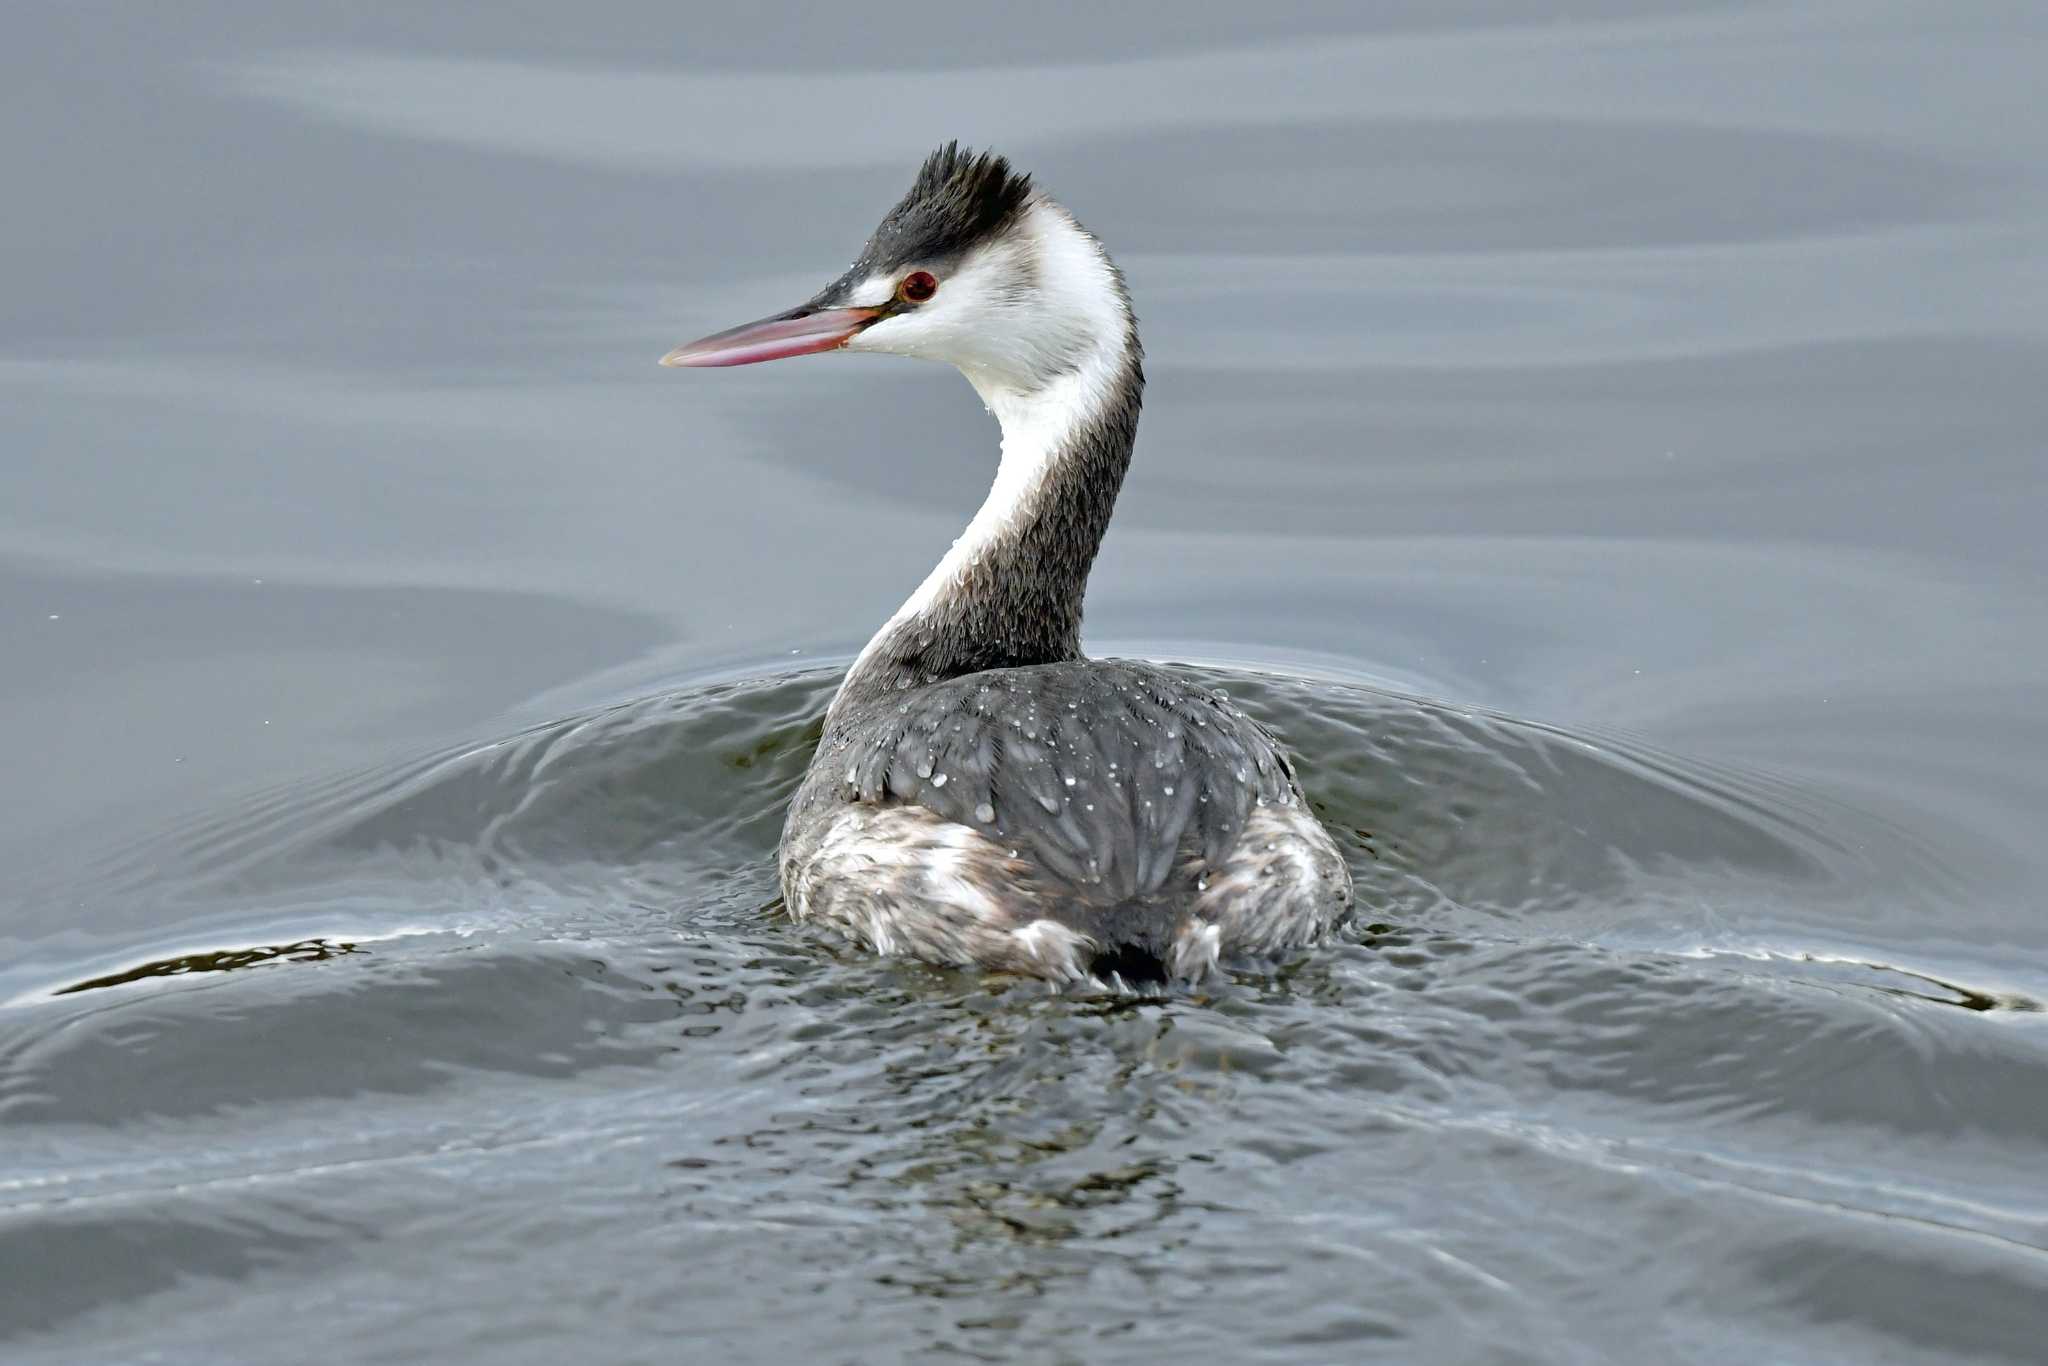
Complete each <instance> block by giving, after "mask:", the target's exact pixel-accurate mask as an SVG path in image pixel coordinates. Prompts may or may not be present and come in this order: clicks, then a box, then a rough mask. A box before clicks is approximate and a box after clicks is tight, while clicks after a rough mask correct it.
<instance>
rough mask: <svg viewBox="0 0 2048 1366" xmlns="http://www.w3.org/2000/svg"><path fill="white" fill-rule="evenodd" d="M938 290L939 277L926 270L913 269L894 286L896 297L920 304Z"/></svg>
mask: <svg viewBox="0 0 2048 1366" xmlns="http://www.w3.org/2000/svg"><path fill="white" fill-rule="evenodd" d="M938 292H939V277H938V276H936V275H934V274H932V273H931V272H930V271H928V270H913V271H911V272H910V274H908V275H906V276H904V277H903V283H902V284H900V285H898V286H896V295H897V297H898V298H901V299H906V300H908V301H909V302H911V303H914V304H921V303H923V302H924V301H925V300H926V299H929V298H931V297H932V295H934V294H936V293H938Z"/></svg>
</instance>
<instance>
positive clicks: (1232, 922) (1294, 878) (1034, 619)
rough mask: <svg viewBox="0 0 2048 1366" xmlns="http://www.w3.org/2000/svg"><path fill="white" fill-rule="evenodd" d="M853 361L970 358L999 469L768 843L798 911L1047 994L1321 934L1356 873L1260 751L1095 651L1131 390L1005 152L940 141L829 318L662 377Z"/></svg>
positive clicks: (704, 348) (1195, 972)
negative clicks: (1090, 595) (1030, 983)
mask: <svg viewBox="0 0 2048 1366" xmlns="http://www.w3.org/2000/svg"><path fill="white" fill-rule="evenodd" d="M842 348H843V349H847V350H877V351H892V352H896V353H899V354H910V355H921V356H930V357H932V358H935V359H943V360H948V361H950V362H952V363H953V364H955V365H957V366H958V367H959V368H960V369H961V371H962V372H963V373H965V374H966V375H967V377H968V379H969V381H970V382H972V383H973V384H974V386H975V388H976V389H977V390H978V391H979V392H980V393H981V396H982V398H983V400H984V401H985V402H986V403H987V404H988V406H989V409H990V411H991V412H993V413H994V414H995V416H996V418H997V420H998V421H999V422H1000V423H1001V425H1002V430H1003V445H1002V461H1001V464H1000V466H999V467H998V470H997V473H996V478H995V482H994V485H993V487H992V488H991V490H990V493H989V496H988V499H987V500H986V501H985V502H984V504H983V505H982V508H981V510H980V511H979V512H978V513H977V514H976V515H975V517H974V519H973V521H972V522H970V523H969V525H968V528H967V530H966V532H965V533H963V534H962V536H961V537H960V539H959V540H958V541H956V542H955V543H954V546H953V548H952V550H951V551H950V552H948V554H947V555H946V556H945V558H944V559H942V560H941V561H940V563H939V565H938V567H937V568H935V569H934V570H933V571H932V573H931V575H930V576H929V577H927V578H926V580H925V581H924V583H923V584H922V585H920V587H919V588H918V590H917V591H916V592H915V593H913V594H912V595H911V597H910V599H909V600H908V601H907V602H905V603H904V604H903V606H902V607H901V608H900V609H899V610H898V611H897V612H896V614H895V615H894V616H892V617H891V618H890V619H889V621H888V622H887V623H886V624H885V625H884V626H883V627H882V629H881V630H880V631H879V632H877V633H876V635H875V637H874V639H873V640H871V641H870V642H869V643H868V645H867V648H866V649H864V650H863V651H862V652H861V655H860V657H859V658H858V659H857V660H856V661H855V662H854V665H853V667H852V668H851V669H850V670H849V671H848V674H847V677H846V680H845V682H844V683H843V684H842V685H841V687H840V690H839V693H838V695H837V696H836V697H835V699H834V700H833V703H832V706H831V709H830V711H829V712H828V713H827V717H826V723H825V732H824V737H823V739H822V741H821V743H820V744H819V747H818V751H817V755H816V757H815V758H814V760H813V761H812V765H811V769H810V772H809V774H808V775H807V776H806V778H805V780H804V783H803V786H802V788H801V789H800V790H799V792H798V794H797V796H796V799H795V801H794V802H793V803H792V804H791V807H790V813H789V819H788V823H787V825H786V827H785V829H784V832H783V840H782V851H781V858H780V867H781V877H782V885H783V891H784V895H785V899H786V901H787V904H788V906H789V909H790V911H791V913H792V914H793V915H794V916H796V917H797V918H799V919H812V920H818V921H822V922H825V923H829V924H832V925H834V926H837V927H838V928H840V929H842V930H844V931H845V932H847V933H848V934H849V935H851V936H852V937H853V938H855V939H856V940H859V941H861V942H864V943H866V944H868V945H869V946H870V947H872V948H873V949H875V950H876V951H877V952H880V953H885V954H886V953H906V954H909V955H912V956H915V957H918V958H922V959H926V960H928V961H934V962H942V963H953V964H961V965H979V966H984V967H990V968H996V969H1002V970H1008V971H1015V972H1021V973H1026V974H1031V975H1035V976H1041V977H1046V978H1049V979H1052V980H1055V981H1072V980H1083V979H1088V978H1103V977H1107V976H1109V975H1111V974H1118V975H1121V976H1125V977H1133V976H1135V977H1153V978H1160V977H1164V978H1172V979H1191V978H1197V977H1200V976H1201V975H1203V974H1204V973H1205V972H1207V971H1208V970H1209V968H1210V967H1212V966H1213V965H1214V964H1215V963H1216V962H1217V961H1218V959H1219V958H1220V957H1222V956H1225V955H1231V954H1237V953H1255V954H1257V953H1270V952H1273V951H1276V950H1280V949H1284V948H1288V947H1293V946H1297V945H1302V944H1307V943H1311V942H1313V941H1314V940H1316V939H1317V938H1319V937H1320V936H1321V935H1322V934H1323V932H1324V931H1325V930H1326V929H1327V928H1328V927H1329V926H1330V924H1331V923H1332V922H1333V921H1334V920H1335V919H1336V918H1337V917H1338V916H1339V915H1341V914H1342V913H1343V912H1344V911H1345V910H1346V909H1347V908H1348V907H1349V905H1350V900H1351V880H1350V876H1349V873H1348V872H1347V871H1346V868H1345V865H1344V861H1343V859H1342V857H1341V856H1340V855H1339V854H1338V852H1337V849H1336V846H1335V845H1334V843H1333V842H1332V841H1331V839H1330V837H1329V834H1328V833H1327V832H1326V831H1325V830H1324V829H1323V827H1322V825H1321V824H1320V822H1318V821H1317V820H1316V818H1315V817H1314V815H1313V814H1312V813H1311V812H1310V811H1309V809H1308V804H1307V802H1306V800H1305V799H1304V798H1303V796H1302V793H1301V789H1300V786H1299V784H1298V783H1297V782H1296V781H1295V778H1294V773H1293V769H1292V766H1291V765H1290V764H1289V763H1288V761H1287V759H1286V756H1285V755H1284V753H1283V752H1282V751H1281V749H1280V747H1279V745H1278V744H1277V742H1276V741H1275V740H1274V738H1273V736H1272V735H1271V734H1270V733H1269V732H1268V731H1267V730H1266V729H1265V728H1264V727H1262V726H1260V725H1259V724H1258V723H1257V722H1256V721H1254V720H1252V719H1251V718H1250V717H1248V716H1247V715H1246V714H1245V713H1244V712H1243V711H1241V710H1239V709H1238V708H1237V707H1235V706H1234V705H1232V704H1231V703H1230V702H1229V701H1228V700H1227V699H1225V698H1223V697H1221V696H1220V695H1216V694H1212V693H1210V692H1207V691H1205V690H1203V689H1200V688H1197V687H1195V686H1194V685H1193V684H1191V683H1189V682H1188V681H1186V680H1185V679H1182V678H1180V677H1178V676H1176V675H1174V674H1172V673H1171V672H1169V671H1166V670H1164V669H1160V668H1157V667H1155V666H1153V665H1149V664H1141V663H1134V662H1128V661H1119V660H1099V661H1098V660H1089V659H1086V658H1085V657H1083V656H1082V654H1081V649H1080V627H1081V605H1082V597H1083V594H1084V593H1085V590H1086V587H1087V581H1088V574H1089V570H1090V569H1091V567H1092V566H1093V564H1094V560H1095V555H1096V551H1097V549H1098V548H1099V547H1100V545H1101V542H1102V537H1103V533H1104V532H1105V531H1106V530H1107V528H1108V525H1109V518H1110V513H1111V511H1112V510H1113V508H1114V505H1115V502H1116V497H1117V493H1118V491H1119V489H1120V488H1121V487H1122V483H1123V477H1124V472H1125V470H1126V468H1127V467H1128V465H1129V462H1130V457H1131V448H1132V442H1133V439H1134V437H1135V435H1136V430H1137V421H1138V409H1139V404H1140V400H1141V396H1142V392H1143V388H1144V373H1143V368H1142V357H1141V352H1140V349H1139V345H1138V336H1137V328H1136V324H1135V321H1134V319H1133V317H1132V314H1131V310H1130V305H1129V300H1128V296H1127V295H1126V293H1125V290H1124V286H1123V280H1122V277H1121V276H1120V275H1119V274H1118V273H1117V271H1116V268H1115V267H1114V266H1113V265H1112V264H1111V263H1110V261H1109V258H1108V256H1107V254H1105V253H1104V252H1103V250H1102V248H1101V246H1100V244H1099V243H1097V242H1096V240H1095V239H1094V237H1092V236H1091V235H1089V234H1088V233H1087V232H1086V231H1085V230H1084V229H1082V228H1081V227H1080V226H1079V224H1077V223H1075V221H1074V220H1073V218H1072V217H1071V216H1070V215H1069V214H1068V213H1067V212H1066V210H1064V209H1063V208H1061V207H1060V206H1059V205H1058V204H1056V203H1054V202H1053V201H1052V200H1050V199H1048V198H1046V197H1045V196H1044V195H1043V194H1041V193H1039V192H1037V191H1035V190H1033V189H1032V188H1031V187H1030V184H1029V182H1028V181H1027V180H1026V179H1025V178H1024V177H1022V176H1018V175H1014V174H1013V173H1012V172H1011V171H1010V169H1009V167H1008V164H1007V163H1005V162H1003V161H1002V160H1001V159H1000V158H997V157H993V156H980V157H975V156H970V155H967V154H964V153H961V152H959V151H958V150H957V149H956V148H953V147H948V148H945V149H942V150H941V151H940V152H938V153H935V154H934V155H933V156H932V157H931V158H930V159H929V160H928V161H927V162H926V163H925V166H924V168H923V170H922V171H921V172H920V174H919V177H918V180H917V183H916V184H915V186H913V188H912V190H911V192H910V194H909V195H908V196H907V197H906V198H905V199H904V200H903V202H902V203H901V204H899V205H898V206H897V208H896V209H895V210H894V211H893V212H892V213H891V214H890V216H889V217H888V218H887V219H885V220H884V221H883V224H882V226H881V227H880V228H879V229H878V230H877V231H876V233H875V236H874V238H873V239H872V240H871V241H870V242H869V244H868V248H867V251H866V252H865V253H864V254H863V255H862V257H861V259H860V260H859V261H857V262H855V264H854V266H853V268H852V269H851V270H849V271H848V272H847V274H846V275H845V276H844V277H842V279H840V280H839V281H836V282H835V283H834V284H833V285H831V286H828V287H827V289H826V290H825V291H823V292H822V293H821V294H820V295H819V296H818V297H817V298H816V299H814V300H812V301H811V302H810V303H808V304H806V305H804V306H802V307H801V308H799V309H795V310H792V311H791V312H790V313H788V314H784V315H780V316H779V317H776V318H771V319H767V320H764V321H763V322H762V323H758V324H751V325H749V326H747V327H744V328H738V329H734V330H733V331H731V332H727V333H721V334H719V335H717V336H715V337H710V338H706V339H705V340H704V341H702V342H698V343H693V344H692V345H691V346H688V347H684V348H680V349H679V350H677V351H676V352H672V353H671V354H670V356H669V357H667V358H666V360H667V363H669V364H678V365H720V364H741V363H746V362H749V361H753V360H765V359H772V358H774V357H776V356H780V355H792V354H801V353H803V352H806V351H817V350H827V349H842Z"/></svg>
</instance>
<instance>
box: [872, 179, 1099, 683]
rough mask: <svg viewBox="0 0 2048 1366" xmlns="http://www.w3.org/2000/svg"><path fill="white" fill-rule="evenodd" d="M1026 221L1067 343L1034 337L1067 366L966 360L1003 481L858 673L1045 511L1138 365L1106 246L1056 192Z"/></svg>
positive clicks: (1044, 293)
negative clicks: (1049, 495)
mask: <svg viewBox="0 0 2048 1366" xmlns="http://www.w3.org/2000/svg"><path fill="white" fill-rule="evenodd" d="M1025 228H1026V232H1027V234H1028V236H1027V240H1028V243H1029V246H1030V248H1031V249H1032V251H1033V253H1034V255H1035V257H1036V261H1035V265H1036V273H1037V279H1038V282H1039V283H1038V285H1037V289H1038V296H1037V298H1036V299H1035V300H1034V313H1035V315H1036V316H1038V317H1041V318H1043V319H1044V320H1045V322H1044V327H1045V328H1046V329H1047V330H1051V329H1057V332H1056V334H1055V335H1056V336H1057V337H1058V339H1059V340H1061V341H1063V342H1064V343H1065V344H1064V345H1063V346H1061V347H1059V348H1058V349H1057V350H1055V349H1054V348H1053V347H1051V346H1049V345H1047V344H1045V343H1044V340H1043V338H1034V339H1032V340H1033V342H1034V345H1033V346H1032V347H1031V348H1028V350H1029V351H1030V353H1032V354H1039V355H1046V354H1054V355H1057V356H1058V357H1059V359H1060V361H1061V362H1062V366H1061V368H1060V369H1059V370H1058V371H1057V372H1056V373H1054V374H1052V375H1050V376H1049V377H1048V376H1044V375H1042V374H1033V373H1018V368H1017V367H1016V366H1013V365H1007V364H999V363H992V362H990V361H987V360H985V359H984V357H983V356H976V357H975V358H974V359H972V360H963V361H962V362H961V365H960V368H961V371H962V373H964V374H965V375H966V376H967V379H968V381H969V382H970V383H971V384H973V385H974V388H975V391H976V392H977V393H979V394H980V395H981V399H982V402H983V403H984V404H986V405H987V407H988V410H989V412H991V413H992V414H994V415H995V418H996V421H997V422H998V423H999V424H1000V425H1001V427H1002V459H1001V462H1000V463H999V464H998V465H997V467H996V477H995V482H994V483H993V484H992V485H991V486H990V488H989V492H988V497H987V498H986V499H984V500H983V502H982V505H981V508H980V510H979V511H977V512H976V513H975V514H974V518H973V520H972V521H970V522H969V523H968V524H967V529H966V530H965V531H963V532H962V533H961V534H960V537H959V539H957V540H955V541H954V542H953V546H952V549H950V550H948V551H947V552H946V554H945V556H944V558H942V559H941V560H940V561H939V563H938V565H937V566H936V567H935V568H934V569H933V570H932V571H931V573H930V574H928V575H926V576H925V579H924V582H922V583H921V584H919V585H918V587H917V591H916V592H914V593H912V594H911V595H910V597H909V598H907V599H906V600H905V601H904V603H903V605H902V606H901V607H899V608H897V609H896V612H895V614H894V615H893V616H891V617H890V618H889V620H888V621H887V622H886V623H884V625H883V626H882V628H881V630H879V631H877V632H876V633H875V635H874V637H873V638H872V639H870V640H869V641H868V643H867V646H866V648H865V649H863V650H862V651H861V654H860V658H859V659H857V660H855V661H854V666H853V669H852V670H851V671H849V673H848V678H849V679H851V678H853V677H854V676H855V675H857V674H859V673H860V672H861V668H862V666H863V665H864V664H867V663H868V662H869V661H870V659H871V658H872V656H873V655H874V654H875V653H876V652H877V651H878V650H879V649H881V648H882V647H883V643H884V642H885V641H886V640H888V639H890V638H891V637H894V636H900V634H901V632H902V629H903V628H904V627H905V626H906V625H909V624H911V623H914V622H916V621H917V620H918V619H919V618H922V617H925V616H926V615H927V614H928V613H930V612H931V611H932V610H933V608H934V606H935V605H937V604H940V603H941V602H942V601H943V600H944V599H945V598H947V597H948V596H949V595H952V594H956V593H958V592H960V591H962V581H963V579H964V578H965V577H966V576H967V575H968V574H969V572H970V571H972V570H973V569H975V568H976V567H977V566H979V565H980V563H981V561H982V558H983V556H984V555H986V554H988V553H989V551H990V550H991V549H992V548H993V547H994V546H995V545H996V544H997V543H998V542H1002V541H1007V540H1012V539H1014V537H1015V536H1016V534H1017V531H1018V529H1019V528H1020V527H1021V526H1022V525H1023V524H1024V523H1025V522H1026V521H1028V520H1029V519H1030V518H1032V517H1033V516H1034V515H1035V514H1036V513H1037V512H1038V510H1039V509H1040V507H1041V505H1042V504H1043V502H1044V496H1043V495H1044V491H1045V489H1046V487H1047V484H1048V482H1049V481H1050V480H1051V479H1052V477H1053V476H1054V474H1055V473H1056V472H1057V471H1058V469H1059V467H1060V465H1061V463H1062V459H1063V457H1065V456H1066V455H1067V454H1068V453H1069V452H1070V451H1071V450H1072V449H1073V448H1074V446H1075V444H1076V439H1077V437H1078V436H1079V435H1080V434H1081V433H1082V432H1083V431H1084V430H1086V429H1087V428H1088V427H1089V426H1090V425H1091V424H1094V423H1096V422H1098V421H1099V420H1101V418H1102V417H1103V416H1104V414H1105V413H1107V412H1108V411H1109V409H1110V408H1111V407H1112V406H1113V405H1114V404H1115V403H1117V402H1118V401H1119V399H1120V394H1119V390H1120V387H1121V386H1122V385H1123V384H1124V383H1125V381H1126V379H1127V376H1128V375H1129V373H1130V372H1131V366H1132V361H1133V356H1132V347H1133V342H1132V336H1133V334H1132V331H1131V320H1130V313H1129V309H1128V305H1127V304H1126V302H1125V300H1124V294H1123V288H1122V283H1121V281H1119V280H1118V279H1117V277H1116V273H1115V270H1114V268H1113V267H1112V266H1111V265H1110V264H1109V261H1108V258H1107V257H1106V256H1104V254H1103V252H1102V249H1101V247H1100V246H1099V245H1098V244H1097V243H1096V241H1095V239H1094V238H1093V237H1091V236H1089V235H1088V234H1087V233H1086V232H1085V231H1084V230H1082V229H1081V228H1080V227H1079V226H1078V225H1077V224H1075V223H1074V221H1073V219H1072V218H1071V217H1069V216H1068V215H1067V213H1066V211H1065V210H1064V209H1062V208H1060V207H1059V206H1058V205H1057V204H1054V203H1052V202H1051V201H1049V200H1040V201H1037V202H1036V203H1034V204H1033V206H1032V208H1031V210H1030V212H1029V214H1028V215H1027V219H1026V224H1025ZM1015 325H1017V326H1020V327H1021V326H1025V325H1027V324H1026V323H1023V322H1019V323H1016V324H1015ZM1092 550H1093V547H1090V552H1091V558H1092Z"/></svg>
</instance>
